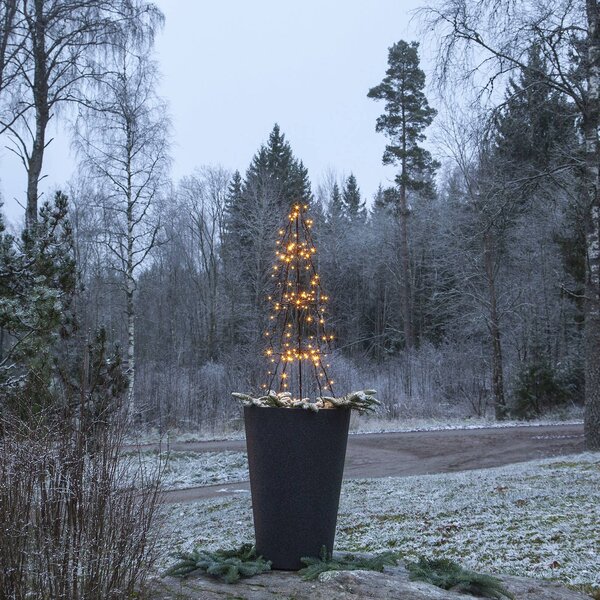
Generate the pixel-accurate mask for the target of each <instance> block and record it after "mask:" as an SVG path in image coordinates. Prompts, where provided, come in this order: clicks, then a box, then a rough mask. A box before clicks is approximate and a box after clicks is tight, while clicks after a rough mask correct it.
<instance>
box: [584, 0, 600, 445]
mask: <svg viewBox="0 0 600 600" xmlns="http://www.w3.org/2000/svg"><path fill="white" fill-rule="evenodd" d="M586 10H587V19H588V30H589V38H588V61H589V69H588V81H587V83H588V95H587V105H586V110H585V114H584V123H583V126H584V134H585V152H586V180H587V181H586V182H587V186H586V187H587V193H588V199H589V204H590V219H589V221H588V231H587V281H586V301H585V335H584V338H585V444H586V447H587V448H588V449H589V450H600V185H599V181H598V176H599V173H600V168H599V167H600V152H599V144H598V130H599V127H600V5H599V3H598V0H587V2H586Z"/></svg>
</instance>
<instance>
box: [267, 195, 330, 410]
mask: <svg viewBox="0 0 600 600" xmlns="http://www.w3.org/2000/svg"><path fill="white" fill-rule="evenodd" d="M307 211H308V205H307V204H299V203H296V204H294V205H293V207H292V210H291V212H290V214H289V215H288V219H287V223H286V225H285V226H284V227H282V228H281V229H280V230H279V239H278V240H277V242H276V244H277V250H276V255H277V263H276V264H275V265H273V271H272V274H271V278H272V280H273V283H274V285H273V292H272V294H271V295H270V296H269V298H268V299H269V303H270V305H271V314H270V317H269V327H268V330H267V331H265V334H264V335H265V338H266V340H267V342H268V344H267V348H266V350H265V354H266V356H267V357H268V359H269V361H270V363H269V366H270V368H269V371H268V379H269V381H268V383H265V384H263V386H262V387H263V389H266V390H273V391H275V392H290V393H291V394H292V397H293V398H294V399H296V398H297V399H302V398H304V396H305V395H313V394H314V395H318V396H319V397H320V396H323V395H324V391H325V390H328V392H330V393H331V394H332V395H333V394H334V392H333V383H334V382H333V380H332V379H330V377H329V375H328V373H327V368H328V367H329V365H328V364H327V363H326V360H327V352H328V350H329V348H330V344H331V342H332V341H333V339H334V336H333V333H332V332H331V331H329V329H328V328H327V327H326V325H325V314H326V308H325V305H326V303H327V301H328V299H329V298H328V296H327V295H326V294H325V293H324V292H323V288H322V287H321V279H320V277H319V274H318V273H317V269H316V267H315V258H316V252H317V250H316V248H315V245H314V243H313V239H312V235H311V229H312V226H313V220H312V219H310V218H309V217H308V215H307Z"/></svg>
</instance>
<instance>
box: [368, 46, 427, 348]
mask: <svg viewBox="0 0 600 600" xmlns="http://www.w3.org/2000/svg"><path fill="white" fill-rule="evenodd" d="M418 49H419V44H418V43H417V42H411V43H410V44H409V43H407V42H405V41H403V40H400V41H399V42H397V43H395V44H394V45H393V46H392V47H391V48H390V49H389V54H388V69H387V71H386V75H385V77H384V78H383V80H382V82H381V83H380V84H379V85H377V86H375V87H374V88H371V89H370V90H369V93H368V94H367V96H368V97H369V98H373V99H374V100H383V101H384V102H385V112H384V113H383V114H382V115H381V116H380V117H378V119H377V124H376V127H375V130H376V131H382V132H383V133H384V134H385V135H386V136H387V137H388V138H389V143H388V144H387V146H386V148H385V152H384V153H383V163H384V164H393V165H398V166H399V167H400V170H399V172H398V175H397V176H396V183H397V185H398V190H399V194H398V202H399V206H398V216H399V219H400V231H401V239H400V253H401V258H402V260H401V262H402V282H403V284H402V292H401V304H402V313H403V314H402V317H403V329H404V343H405V346H406V347H407V348H411V347H413V346H414V344H415V339H414V328H413V322H412V321H413V319H412V307H411V300H412V299H411V297H412V291H411V274H410V253H409V224H408V221H409V216H410V211H409V207H408V198H407V194H408V192H411V191H427V188H428V187H430V185H431V184H430V182H431V173H432V172H433V171H434V170H435V168H436V166H437V165H436V163H435V161H434V160H433V159H432V157H431V154H430V153H429V152H428V151H427V150H425V148H423V147H422V146H421V145H420V144H421V143H422V142H423V141H424V139H425V135H424V133H423V131H424V130H425V128H426V127H428V126H429V125H431V122H432V121H433V118H434V117H435V115H436V111H435V110H434V109H433V108H431V107H430V106H429V103H428V102H427V98H426V97H425V94H424V93H423V89H424V87H425V73H423V71H422V70H421V69H420V67H419V54H418Z"/></svg>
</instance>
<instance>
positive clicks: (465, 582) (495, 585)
mask: <svg viewBox="0 0 600 600" xmlns="http://www.w3.org/2000/svg"><path fill="white" fill-rule="evenodd" d="M406 568H407V570H408V572H409V573H410V579H411V581H423V582H425V583H429V584H431V585H435V586H436V587H439V588H442V589H443V590H451V591H453V592H462V593H468V594H472V595H473V596H479V597H481V598H494V599H496V600H503V599H504V598H509V599H510V600H514V596H513V595H512V594H511V593H510V592H509V591H508V590H507V589H506V588H505V587H504V586H503V585H502V582H501V581H500V580H499V579H498V578H496V577H492V576H491V575H483V574H481V573H476V572H475V571H470V570H468V569H464V568H463V567H461V566H460V565H458V564H457V563H455V562H453V561H451V560H448V559H446V558H441V559H429V558H420V559H419V561H418V562H416V563H407V564H406Z"/></svg>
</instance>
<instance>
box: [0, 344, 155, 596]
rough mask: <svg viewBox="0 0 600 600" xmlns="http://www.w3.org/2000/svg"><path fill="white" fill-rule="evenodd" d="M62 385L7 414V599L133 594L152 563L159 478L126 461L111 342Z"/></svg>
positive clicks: (0, 516) (2, 525) (0, 466)
mask: <svg viewBox="0 0 600 600" xmlns="http://www.w3.org/2000/svg"><path fill="white" fill-rule="evenodd" d="M63 366H64V365H63ZM117 366H118V365H117ZM54 387H55V389H54V393H53V395H52V399H53V405H52V406H48V407H47V408H45V409H43V410H40V409H39V407H37V406H36V405H35V402H33V401H32V402H31V405H32V407H34V408H33V409H31V410H30V412H29V413H28V414H26V415H24V408H23V406H21V407H20V409H19V411H17V412H15V411H11V410H9V409H7V408H6V407H5V409H4V410H3V412H2V413H1V414H0V564H1V565H2V571H1V573H2V575H1V576H0V598H7V599H10V600H25V599H26V598H27V599H31V598H35V599H36V600H57V599H59V598H60V599H65V600H75V599H85V600H107V599H110V598H117V597H118V598H123V597H131V595H132V594H133V593H134V592H136V591H137V589H138V588H139V586H140V585H141V584H142V583H143V581H144V579H145V577H146V573H147V572H148V569H149V568H150V567H151V565H152V559H153V555H152V550H153V544H154V538H153V535H154V534H153V532H154V528H153V524H154V522H155V517H156V514H157V498H158V481H159V477H158V476H159V473H158V472H155V473H153V472H148V471H147V470H144V469H142V468H141V465H140V463H139V461H136V459H135V457H129V458H128V459H124V458H123V457H122V456H121V454H122V453H121V449H122V445H123V442H124V438H125V434H126V433H127V426H128V425H127V421H126V418H125V415H124V411H123V408H122V402H123V394H124V392H125V389H126V388H125V385H124V381H123V379H122V373H120V372H119V369H118V368H116V369H115V362H114V361H113V360H110V361H109V360H107V359H106V357H105V354H104V338H103V336H99V337H98V338H97V340H96V342H95V343H94V344H91V345H90V347H89V348H88V350H87V352H85V354H84V356H83V359H82V360H80V361H79V364H78V368H77V369H76V370H73V371H72V372H71V374H70V375H68V374H67V373H63V377H62V378H61V379H60V380H56V381H55V384H54Z"/></svg>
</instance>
